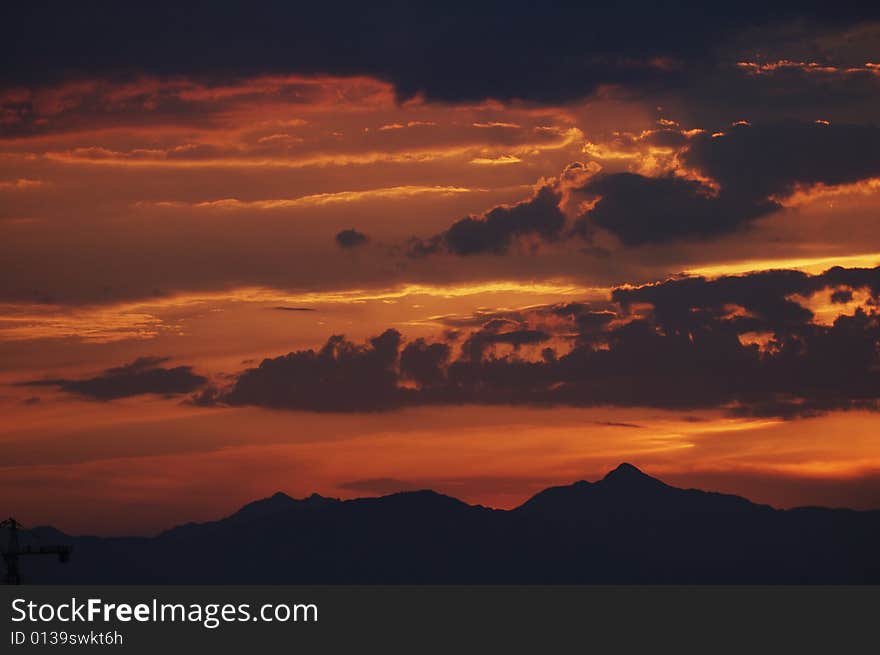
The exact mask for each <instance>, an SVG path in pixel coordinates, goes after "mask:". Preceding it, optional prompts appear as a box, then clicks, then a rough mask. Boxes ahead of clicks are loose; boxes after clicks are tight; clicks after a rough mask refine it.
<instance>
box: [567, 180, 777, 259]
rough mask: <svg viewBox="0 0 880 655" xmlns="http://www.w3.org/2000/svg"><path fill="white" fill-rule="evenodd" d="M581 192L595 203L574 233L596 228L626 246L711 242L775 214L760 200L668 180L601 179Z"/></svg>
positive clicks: (587, 235) (774, 205)
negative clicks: (606, 232) (678, 240)
mask: <svg viewBox="0 0 880 655" xmlns="http://www.w3.org/2000/svg"><path fill="white" fill-rule="evenodd" d="M582 191H583V192H585V193H587V194H590V195H595V196H599V197H600V200H599V201H598V202H597V203H596V205H595V206H594V207H593V208H592V209H591V210H589V211H588V212H587V213H586V215H585V216H583V217H581V218H580V219H578V221H577V222H576V223H575V232H576V233H578V234H580V235H581V236H583V237H585V238H590V237H591V236H592V235H593V233H594V230H595V228H597V227H599V228H602V229H604V230H607V231H608V232H611V233H612V234H614V235H615V236H616V237H617V238H618V239H620V241H621V242H622V243H623V244H624V245H627V246H639V245H643V244H647V243H658V242H663V241H672V240H676V239H701V238H706V237H712V236H717V235H720V234H724V233H726V232H731V231H733V230H735V229H737V228H738V227H740V226H741V225H743V224H745V223H747V222H748V221H751V220H753V219H755V218H758V217H759V216H763V215H765V214H768V213H770V212H772V211H774V210H776V209H779V208H780V206H779V205H778V204H777V203H775V202H773V201H770V200H767V199H766V198H765V199H762V200H760V201H758V202H749V201H748V200H746V199H743V198H740V197H737V196H736V195H734V194H731V193H728V192H726V191H722V192H720V193H718V194H715V193H714V192H713V191H712V189H710V188H708V187H706V186H704V185H703V184H701V183H700V182H696V181H693V180H687V179H683V178H681V177H675V176H672V175H669V176H665V177H645V176H643V175H637V174H635V173H617V174H613V175H601V176H598V177H597V178H596V179H594V180H593V181H591V182H590V183H589V184H588V185H586V186H585V187H583V189H582Z"/></svg>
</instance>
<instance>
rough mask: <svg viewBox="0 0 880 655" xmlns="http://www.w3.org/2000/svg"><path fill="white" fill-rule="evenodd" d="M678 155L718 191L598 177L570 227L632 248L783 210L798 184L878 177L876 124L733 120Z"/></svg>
mask: <svg viewBox="0 0 880 655" xmlns="http://www.w3.org/2000/svg"><path fill="white" fill-rule="evenodd" d="M681 160H682V162H683V163H684V164H685V165H686V166H688V167H689V168H692V169H693V170H696V171H698V172H699V173H700V174H701V175H703V176H705V177H707V178H711V180H713V181H714V182H715V183H717V188H713V187H711V186H707V185H706V184H703V183H701V182H698V181H694V180H689V179H684V178H681V177H677V176H673V175H668V176H664V177H645V176H642V175H637V174H634V173H618V174H612V175H599V176H596V177H595V178H593V179H592V180H590V182H589V183H588V184H587V185H585V186H584V187H583V188H582V189H581V192H583V193H585V194H586V195H589V196H594V197H598V198H599V200H598V202H597V203H596V204H595V206H594V207H593V208H592V209H590V210H589V211H587V212H586V213H585V214H584V215H583V216H582V217H581V218H579V219H578V220H577V221H576V223H575V232H576V233H578V234H580V235H581V236H584V237H587V238H590V237H591V236H592V235H593V233H594V232H595V230H596V228H601V229H604V230H607V231H608V232H610V233H612V234H614V235H615V236H616V237H617V238H619V239H620V241H621V242H622V243H623V244H624V245H631V246H637V245H643V244H649V243H661V242H666V241H674V240H693V239H704V238H708V237H714V236H718V235H722V234H725V233H729V232H733V231H735V230H737V229H741V228H743V227H746V226H748V225H749V224H750V223H751V222H752V221H754V220H755V219H757V218H760V217H762V216H766V215H767V214H770V213H771V212H774V211H777V210H779V209H781V208H782V206H781V205H780V203H779V200H780V199H783V198H785V197H786V196H789V195H791V194H792V193H793V192H794V191H795V190H797V189H798V188H800V187H803V188H809V187H812V186H815V185H818V184H822V185H828V186H833V185H840V184H847V183H852V182H857V181H859V180H863V179H867V178H871V177H875V176H877V175H880V128H877V127H874V126H859V125H839V126H838V125H824V124H817V123H808V124H805V123H788V124H774V125H756V126H752V125H746V124H739V125H734V126H732V127H730V128H729V129H727V130H726V131H725V132H723V133H721V135H720V136H719V135H715V136H713V135H710V134H708V133H703V134H701V135H698V136H695V137H693V138H692V139H690V140H689V142H688V145H687V146H686V147H685V148H684V149H683V150H682V154H681Z"/></svg>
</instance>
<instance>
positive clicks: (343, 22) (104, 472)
mask: <svg viewBox="0 0 880 655" xmlns="http://www.w3.org/2000/svg"><path fill="white" fill-rule="evenodd" d="M24 4H33V3H24ZM68 4H69V5H70V6H68ZM73 4H74V3H63V4H62V3H58V4H57V6H55V5H53V3H49V4H47V5H41V6H39V7H33V6H22V7H16V8H13V9H11V11H10V12H9V13H11V14H12V16H11V19H10V20H9V21H8V23H7V25H15V28H14V29H12V30H11V32H10V33H9V34H7V35H6V37H8V38H6V37H5V38H4V40H3V43H2V44H0V55H2V61H3V62H4V63H3V65H2V69H0V412H2V417H3V421H2V423H0V443H2V453H3V458H2V461H0V468H2V472H0V513H2V515H3V517H4V518H5V516H7V515H10V514H11V515H14V516H15V517H16V518H18V519H19V520H20V521H22V522H23V523H25V524H30V525H34V524H52V525H54V526H56V527H58V528H60V529H63V530H66V531H70V532H72V533H96V534H153V533H155V532H157V531H158V530H160V529H163V528H166V527H169V526H172V525H175V524H179V523H182V522H185V521H191V520H209V519H214V518H218V517H220V516H222V515H224V514H228V513H229V512H231V511H233V510H234V509H235V508H236V507H237V506H239V505H241V504H243V503H245V502H247V501H250V500H253V499H255V498H258V497H262V496H266V495H270V494H272V493H274V492H275V491H278V490H281V491H284V492H286V493H288V494H290V495H293V496H303V495H308V494H310V493H312V492H318V493H321V494H323V495H329V496H336V497H343V498H350V497H355V496H362V495H376V494H383V493H389V492H393V491H399V490H405V489H418V488H433V489H435V490H437V491H440V492H443V493H447V494H450V495H454V496H456V497H458V498H461V499H462V500H465V501H468V502H473V503H481V504H485V505H490V506H494V507H505V508H506V507H513V506H515V505H517V504H519V503H520V502H522V501H523V500H525V499H526V498H527V497H529V496H530V495H531V494H533V493H534V492H536V491H538V490H540V489H542V488H544V487H546V486H549V485H551V484H562V483H569V482H572V481H574V480H578V479H590V480H592V479H595V478H596V477H599V476H601V475H602V474H604V472H606V471H607V470H608V469H610V468H613V467H614V466H615V465H617V464H618V463H620V462H622V461H628V462H631V463H633V464H635V465H637V466H639V467H641V468H642V469H644V470H645V471H646V472H648V473H650V474H652V475H655V476H657V477H661V478H662V479H664V480H665V481H667V482H670V483H674V484H677V485H681V486H697V487H700V488H705V489H711V490H718V491H725V492H731V493H738V494H741V495H744V496H747V497H749V498H750V499H752V500H755V501H759V502H766V503H770V504H773V505H776V506H780V507H791V506H796V505H804V504H821V505H833V506H847V507H854V508H875V509H880V414H877V413H876V412H877V410H878V400H880V351H878V348H880V313H878V312H880V310H878V301H880V220H878V219H880V124H878V122H877V120H878V116H880V22H878V17H877V16H875V15H870V12H867V11H865V10H858V9H854V8H853V9H851V8H849V7H848V5H847V3H835V7H834V8H833V9H830V10H829V8H827V7H823V10H824V11H831V14H828V15H824V14H821V13H820V12H809V13H807V10H806V9H804V8H803V7H804V6H805V5H804V3H800V5H801V9H800V10H798V11H795V10H791V11H784V10H774V12H773V13H772V14H770V13H767V12H768V11H769V10H767V9H763V8H762V7H763V5H761V4H758V3H745V5H742V4H739V5H737V6H736V7H730V8H727V9H725V10H723V11H724V12H726V13H725V14H718V13H717V11H719V10H718V9H717V8H712V9H711V10H710V9H709V5H706V6H705V7H703V8H702V9H698V8H694V7H682V8H680V9H677V10H674V11H673V10H671V9H666V10H664V9H660V8H656V7H653V5H647V6H646V7H644V8H642V9H639V8H634V7H627V8H621V9H609V8H605V9H601V10H598V9H595V8H589V7H583V8H581V9H566V10H562V9H548V8H547V7H545V6H543V5H542V4H538V3H527V2H509V3H503V4H497V5H494V6H493V5H492V4H487V5H486V6H485V7H484V8H483V9H479V10H478V9H474V8H470V9H468V10H467V11H464V10H461V11H459V10H457V9H454V8H445V7H444V9H443V11H442V12H440V11H439V9H438V10H437V11H436V12H429V11H424V10H422V11H419V10H417V9H415V8H413V7H412V6H409V5H407V4H402V3H390V4H387V5H385V6H383V8H381V9H375V8H372V9H370V8H367V7H363V8H360V9H355V10H351V11H348V10H346V11H343V10H341V9H340V8H339V7H334V6H329V5H330V3H326V4H327V5H328V6H327V7H326V8H313V9H309V10H307V11H305V13H303V10H301V9H299V8H297V7H296V6H295V4H294V3H277V4H273V3H269V4H261V5H259V6H258V7H251V8H250V9H249V10H248V11H247V12H242V11H241V10H240V9H239V10H237V11H234V10H233V9H231V8H230V7H227V5H226V4H222V3H204V4H194V5H192V8H190V9H188V10H186V11H184V10H182V9H179V8H176V7H175V6H174V5H172V4H170V3H158V4H157V5H155V6H154V5H149V6H148V5H146V4H145V5H143V7H141V8H140V9H133V8H132V7H130V6H128V3H109V4H106V3H82V4H80V3H75V4H77V5H78V6H76V7H74V6H73ZM817 6H820V7H821V6H822V5H818V4H817ZM710 12H716V13H710ZM873 13H874V14H876V13H877V12H876V11H875V12H873ZM4 22H7V21H4Z"/></svg>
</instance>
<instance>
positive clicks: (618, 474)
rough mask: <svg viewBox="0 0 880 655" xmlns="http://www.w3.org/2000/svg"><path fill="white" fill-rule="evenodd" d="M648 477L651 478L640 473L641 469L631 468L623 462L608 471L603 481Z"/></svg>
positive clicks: (630, 465) (631, 466) (627, 463)
mask: <svg viewBox="0 0 880 655" xmlns="http://www.w3.org/2000/svg"><path fill="white" fill-rule="evenodd" d="M649 477H651V476H649V475H646V474H645V473H643V472H642V471H641V469H639V468H638V467H636V466H633V465H632V464H630V463H629V462H623V463H622V464H618V465H617V467H616V468H614V469H613V470H611V471H609V472H608V473H607V474H606V475H605V477H604V478H603V480H610V479H617V478H621V479H629V478H631V479H636V478H649Z"/></svg>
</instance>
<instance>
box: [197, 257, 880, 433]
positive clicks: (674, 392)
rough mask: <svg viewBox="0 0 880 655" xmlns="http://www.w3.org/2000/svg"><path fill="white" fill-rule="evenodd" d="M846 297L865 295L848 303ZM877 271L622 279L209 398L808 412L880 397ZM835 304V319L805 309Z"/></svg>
mask: <svg viewBox="0 0 880 655" xmlns="http://www.w3.org/2000/svg"><path fill="white" fill-rule="evenodd" d="M854 294H859V295H860V296H861V297H862V298H863V299H864V300H863V302H861V303H856V304H855V305H853V306H847V305H846V303H852V302H853V297H854ZM878 297H880V268H876V269H843V268H833V269H830V270H828V271H826V272H825V273H823V274H819V275H807V274H805V273H800V272H796V271H771V272H766V273H759V274H751V275H744V276H736V277H722V278H719V279H715V280H709V279H706V278H701V277H687V278H681V279H673V280H669V281H667V282H663V283H659V284H654V285H647V286H641V287H621V288H618V289H616V290H615V291H614V292H613V293H612V296H611V300H610V301H609V302H608V303H606V304H604V305H603V304H593V305H590V304H586V303H566V304H559V305H548V306H542V307H537V308H532V309H529V310H521V311H506V312H501V313H498V314H495V315H491V314H490V315H486V314H483V315H481V316H480V317H479V319H478V320H477V321H475V322H476V323H478V325H477V326H476V328H475V329H471V330H470V331H467V332H462V331H461V330H460V329H459V328H460V327H461V326H462V325H466V324H467V321H460V320H455V319H453V320H450V321H449V325H450V331H449V332H448V333H447V336H446V337H445V338H444V339H440V340H434V341H431V340H426V339H424V338H420V339H417V340H414V341H410V342H408V343H407V342H405V341H404V338H403V336H402V335H401V334H400V333H399V332H398V331H397V330H394V329H389V330H387V331H385V332H384V333H382V334H381V335H379V336H377V337H375V338H373V339H371V340H369V341H368V342H367V343H365V344H355V343H352V342H351V341H348V340H346V339H345V338H344V337H342V336H333V337H331V338H330V339H329V340H328V341H327V343H326V344H325V345H324V346H323V347H322V348H321V349H320V350H317V351H315V350H302V351H297V352H292V353H289V354H288V355H284V356H282V357H277V358H272V359H265V360H263V362H262V363H261V364H260V365H259V366H258V367H256V368H252V369H248V370H246V371H244V372H243V373H241V374H240V375H239V376H238V378H237V379H236V380H235V382H234V384H233V385H232V386H231V387H230V388H229V389H227V390H223V391H212V392H207V393H205V394H203V395H202V396H201V397H200V398H199V401H200V402H202V403H206V404H213V403H223V404H228V405H257V406H264V407H272V408H287V409H306V410H314V411H339V412H346V411H378V410H388V409H394V408H398V407H403V406H408V405H420V404H437V403H440V404H446V403H449V404H462V403H478V404H518V403H533V404H545V405H546V404H566V405H575V406H592V405H623V406H650V407H662V408H681V409H686V408H718V407H721V408H725V409H726V410H727V411H728V412H730V413H731V414H735V415H772V416H783V417H789V416H801V415H809V414H814V413H820V412H823V411H827V410H831V409H852V408H867V409H873V408H876V406H877V402H878V399H880V356H878V349H877V343H878V342H880V316H878V313H877V303H878ZM826 300H827V302H830V303H832V304H834V305H835V306H837V307H838V308H839V311H838V312H837V316H836V318H835V319H834V320H833V322H831V323H830V324H824V323H822V322H820V321H818V320H817V315H816V313H815V312H814V311H813V310H812V309H810V307H811V306H814V307H815V306H816V304H817V303H819V304H821V303H822V302H825V301H826Z"/></svg>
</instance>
